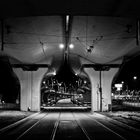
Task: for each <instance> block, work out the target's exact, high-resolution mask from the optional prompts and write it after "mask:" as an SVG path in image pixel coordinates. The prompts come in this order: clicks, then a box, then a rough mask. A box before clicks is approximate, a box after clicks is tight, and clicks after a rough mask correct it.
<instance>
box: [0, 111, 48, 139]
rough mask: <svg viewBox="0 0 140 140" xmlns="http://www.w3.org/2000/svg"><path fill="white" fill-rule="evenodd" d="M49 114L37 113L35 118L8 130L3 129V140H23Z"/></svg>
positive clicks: (17, 123)
mask: <svg viewBox="0 0 140 140" xmlns="http://www.w3.org/2000/svg"><path fill="white" fill-rule="evenodd" d="M47 115H48V114H42V113H37V114H35V115H33V116H29V117H28V118H25V119H23V120H20V121H18V122H16V123H14V124H11V125H10V126H7V127H6V128H4V129H2V131H1V133H0V138H1V140H5V139H11V140H19V139H21V138H22V137H23V136H24V135H25V134H26V133H28V131H30V130H31V129H32V128H33V127H35V126H36V125H37V124H38V123H39V122H40V121H41V120H42V119H43V118H44V117H45V116H47Z"/></svg>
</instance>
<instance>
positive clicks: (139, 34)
mask: <svg viewBox="0 0 140 140" xmlns="http://www.w3.org/2000/svg"><path fill="white" fill-rule="evenodd" d="M136 26H137V29H136V44H137V45H139V40H140V21H139V19H137V24H136Z"/></svg>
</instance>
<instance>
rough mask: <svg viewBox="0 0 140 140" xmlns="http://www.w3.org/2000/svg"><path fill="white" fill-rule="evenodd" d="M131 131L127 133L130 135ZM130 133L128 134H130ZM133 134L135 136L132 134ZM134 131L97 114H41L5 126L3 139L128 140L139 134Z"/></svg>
mask: <svg viewBox="0 0 140 140" xmlns="http://www.w3.org/2000/svg"><path fill="white" fill-rule="evenodd" d="M127 133H128V134H127ZM126 134H127V135H128V136H127V135H126ZM131 134H132V136H131ZM135 136H136V135H135V134H134V133H131V131H128V130H127V129H124V128H122V127H119V126H118V125H115V124H113V123H112V122H111V121H110V120H109V119H106V118H104V117H103V116H100V114H99V115H98V113H95V114H90V113H75V112H49V113H44V112H42V113H38V114H34V115H33V116H30V117H28V118H27V119H23V120H21V121H19V122H17V124H14V125H11V126H9V127H7V128H6V129H3V131H1V133H0V139H1V140H6V139H11V140H25V139H26V140H29V139H34V140H38V139H44V138H45V139H46V138H47V139H49V140H60V139H63V140H77V139H80V140H101V139H108V140H112V138H113V140H129V139H130V138H131V139H132V138H135V140H137V137H135Z"/></svg>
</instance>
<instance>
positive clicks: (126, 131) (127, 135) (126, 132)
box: [84, 113, 139, 140]
mask: <svg viewBox="0 0 140 140" xmlns="http://www.w3.org/2000/svg"><path fill="white" fill-rule="evenodd" d="M95 114H96V115H97V114H98V113H95ZM84 115H85V114H84ZM96 115H94V116H92V115H89V114H86V115H85V116H86V117H88V118H89V119H91V120H92V121H94V122H96V123H98V124H99V125H101V126H102V127H104V128H105V129H107V130H108V131H110V132H111V133H113V134H114V135H116V136H118V137H119V138H120V139H123V140H128V139H133V138H135V140H137V139H139V136H138V135H137V134H135V133H134V132H132V131H134V130H136V129H135V128H133V127H131V126H128V125H126V124H123V123H121V125H120V124H119V123H120V122H119V121H116V120H115V124H114V120H113V119H111V120H108V118H107V119H104V120H102V119H101V118H100V117H95V116H96ZM99 115H100V114H99ZM105 117H106V116H105ZM117 123H118V124H119V125H118V124H117ZM123 125H124V126H123ZM127 127H129V128H127Z"/></svg>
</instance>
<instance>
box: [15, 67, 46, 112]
mask: <svg viewBox="0 0 140 140" xmlns="http://www.w3.org/2000/svg"><path fill="white" fill-rule="evenodd" d="M14 72H15V73H16V75H17V76H18V78H19V81H20V90H21V91H20V110H22V111H28V110H30V111H40V96H41V93H40V86H41V80H42V78H43V76H44V74H45V73H46V72H47V68H39V69H38V70H37V71H23V70H22V69H21V68H15V69H14Z"/></svg>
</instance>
